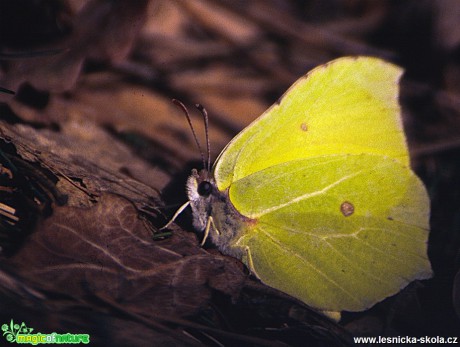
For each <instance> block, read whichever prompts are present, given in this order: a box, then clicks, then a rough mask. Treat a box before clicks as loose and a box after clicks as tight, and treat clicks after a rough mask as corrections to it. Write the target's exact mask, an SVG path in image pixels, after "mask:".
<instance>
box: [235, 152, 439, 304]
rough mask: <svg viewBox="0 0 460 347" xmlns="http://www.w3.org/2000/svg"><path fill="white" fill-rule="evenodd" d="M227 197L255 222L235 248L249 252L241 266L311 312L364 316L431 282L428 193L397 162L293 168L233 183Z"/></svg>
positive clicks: (340, 159) (315, 161) (306, 163)
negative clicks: (414, 284)
mask: <svg viewBox="0 0 460 347" xmlns="http://www.w3.org/2000/svg"><path fill="white" fill-rule="evenodd" d="M318 173H320V175H318ZM229 193H230V200H231V201H232V202H233V203H234V204H235V206H240V208H241V206H244V208H243V209H241V210H239V211H240V213H242V214H243V215H245V216H247V217H250V218H252V219H253V220H255V221H256V222H255V223H251V224H248V225H246V227H245V228H244V231H243V232H240V233H239V237H237V238H236V239H235V240H234V242H232V244H233V246H234V247H238V248H241V249H244V250H246V252H243V254H245V256H243V259H242V260H243V262H245V263H246V264H247V265H248V267H249V268H251V270H252V271H253V272H254V273H255V275H256V276H257V277H259V278H260V279H261V280H262V281H263V282H264V283H266V284H267V285H269V286H272V287H274V288H277V289H279V290H282V291H284V292H286V293H288V294H290V295H292V296H294V297H297V298H299V299H300V300H302V301H304V302H306V303H307V304H309V305H310V306H313V307H316V308H318V309H321V310H328V311H331V310H332V311H341V310H347V311H360V310H363V309H365V308H368V307H370V306H372V305H373V304H375V303H376V302H378V301H381V300H382V299H384V298H386V297H387V296H390V295H392V294H394V293H396V292H398V291H399V290H400V289H401V288H403V287H405V286H406V285H407V284H408V283H409V282H410V281H412V280H414V279H424V278H429V277H430V276H431V268H430V263H429V261H428V259H427V257H426V241H427V235H428V217H429V210H428V206H429V204H428V197H427V194H426V192H425V189H424V187H423V184H422V183H421V182H420V180H419V179H418V178H417V177H416V176H415V175H414V174H413V173H412V172H411V171H410V170H409V169H407V168H406V167H404V166H403V165H402V164H401V163H400V162H398V161H395V160H393V159H391V158H387V157H383V156H376V155H362V154H361V155H337V156H327V157H316V158H310V159H300V160H295V161H290V162H287V163H283V164H279V165H275V166H272V167H270V168H267V169H265V170H262V171H259V172H257V173H254V174H252V175H249V176H247V177H245V178H243V179H241V180H238V181H237V182H234V184H232V186H231V187H230V192H229ZM246 196H250V197H251V200H252V201H253V203H251V204H248V202H247V201H246V200H247V199H246V198H245V197H246Z"/></svg>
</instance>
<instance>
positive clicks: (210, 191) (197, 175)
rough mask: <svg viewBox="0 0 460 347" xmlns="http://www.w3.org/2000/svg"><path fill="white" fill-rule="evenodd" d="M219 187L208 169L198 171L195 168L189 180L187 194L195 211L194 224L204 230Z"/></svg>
mask: <svg viewBox="0 0 460 347" xmlns="http://www.w3.org/2000/svg"><path fill="white" fill-rule="evenodd" d="M216 192H217V188H216V184H215V182H214V179H213V178H212V177H210V175H209V172H208V171H207V170H201V171H200V172H198V171H197V170H195V169H193V170H192V174H191V175H190V176H189V178H188V180H187V196H188V200H189V202H190V206H191V207H192V211H193V225H194V227H195V228H196V229H198V230H204V229H205V227H206V221H207V219H208V218H209V216H210V215H211V212H212V200H213V196H214V195H215V194H216Z"/></svg>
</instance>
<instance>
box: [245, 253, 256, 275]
mask: <svg viewBox="0 0 460 347" xmlns="http://www.w3.org/2000/svg"><path fill="white" fill-rule="evenodd" d="M245 250H246V256H247V266H248V268H249V271H250V272H251V273H252V274H253V275H255V276H256V277H257V278H259V276H258V275H257V272H256V268H255V267H254V262H253V261H252V255H251V250H250V249H249V247H247V246H246V247H245Z"/></svg>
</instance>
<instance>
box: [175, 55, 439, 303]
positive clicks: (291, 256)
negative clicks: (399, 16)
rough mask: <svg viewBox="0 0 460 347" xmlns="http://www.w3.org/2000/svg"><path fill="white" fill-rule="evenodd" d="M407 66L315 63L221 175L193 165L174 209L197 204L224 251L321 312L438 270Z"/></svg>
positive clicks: (202, 224)
mask: <svg viewBox="0 0 460 347" xmlns="http://www.w3.org/2000/svg"><path fill="white" fill-rule="evenodd" d="M401 74H402V70H401V69H400V68H398V67H397V66H395V65H392V64H390V63H387V62H384V61H382V60H380V59H377V58H370V57H345V58H341V59H337V60H334V61H332V62H330V63H327V64H325V65H322V66H319V67H317V68H315V69H314V70H312V71H311V72H310V73H308V74H307V75H306V76H304V77H302V78H300V79H299V80H298V81H297V82H296V83H294V85H293V86H292V87H291V88H290V89H289V90H288V91H287V92H286V93H285V94H284V96H283V97H282V98H281V99H280V100H279V101H278V102H277V103H275V104H274V105H273V106H272V107H270V108H269V109H268V110H267V111H266V112H265V113H264V114H263V115H261V116H260V117H259V118H257V119H256V120H255V121H254V122H253V123H252V124H251V125H249V126H248V127H247V128H245V129H244V130H243V131H242V132H241V133H240V134H238V135H237V136H236V137H235V138H234V139H233V140H232V141H231V142H230V143H229V144H228V145H227V146H226V148H225V149H224V150H223V151H222V153H221V154H220V156H219V157H218V159H217V160H216V162H215V164H214V166H213V168H212V170H211V172H209V171H208V170H202V171H201V172H199V173H198V172H197V171H196V170H194V171H193V172H192V175H191V176H190V177H189V179H188V182H187V193H188V198H189V201H188V202H187V203H186V204H185V205H184V206H182V208H181V209H180V210H179V211H178V212H177V213H176V215H177V214H178V213H180V212H181V211H182V210H183V209H184V208H185V207H187V206H188V205H190V206H191V208H192V210H193V217H194V226H195V228H196V229H198V230H200V231H204V232H205V237H207V236H208V235H209V237H210V239H211V240H212V242H213V243H214V244H215V245H216V246H217V247H218V248H219V249H220V251H221V252H222V253H224V254H228V255H231V256H233V257H236V258H238V259H240V260H241V261H242V262H243V263H245V264H246V265H247V266H248V267H249V269H250V270H251V273H252V274H254V275H255V276H257V277H258V278H259V279H260V280H261V281H262V282H264V283H265V284H267V285H269V286H271V287H274V288H277V289H279V290H281V291H283V292H286V293H288V294H290V295H292V296H293V297H296V298H298V299H300V300H302V301H303V302H305V303H306V304H308V305H309V306H312V307H315V308H317V309H319V310H322V311H342V310H347V311H361V310H364V309H366V308H368V307H370V306H372V305H374V304H375V303H377V302H379V301H381V300H383V299H384V298H386V297H388V296H390V295H392V294H395V293H397V292H398V291H399V290H400V289H402V288H403V287H405V286H406V285H407V284H408V283H409V282H411V281H413V280H416V279H426V278H429V277H431V265H430V262H429V260H428V258H427V238H428V233H429V199H428V196H427V193H426V190H425V187H424V185H423V184H422V182H421V181H420V180H419V179H418V178H417V176H416V175H415V174H414V173H413V172H412V171H411V169H410V163H409V154H408V150H407V144H406V140H405V135H404V130H403V126H402V122H401V111H400V107H399V104H398V82H399V78H400V76H401ZM176 215H175V216H176ZM175 216H174V217H173V219H174V218H175Z"/></svg>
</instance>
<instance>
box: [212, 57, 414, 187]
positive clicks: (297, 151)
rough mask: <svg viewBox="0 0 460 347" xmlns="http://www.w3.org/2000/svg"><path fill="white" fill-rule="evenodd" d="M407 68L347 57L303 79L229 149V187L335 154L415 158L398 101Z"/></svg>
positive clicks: (222, 160) (224, 160)
mask: <svg viewBox="0 0 460 347" xmlns="http://www.w3.org/2000/svg"><path fill="white" fill-rule="evenodd" d="M401 73H402V71H401V69H400V68H398V67H397V66H395V65H392V64H389V63H386V62H384V61H382V60H379V59H376V58H368V57H358V58H351V57H347V58H341V59H337V60H335V61H332V62H330V63H328V64H326V65H322V66H319V67H317V68H315V69H314V70H312V71H311V72H310V73H308V74H307V75H306V76H304V77H302V78H300V79H299V80H298V81H297V82H295V83H294V84H293V85H292V86H291V88H289V90H288V91H287V92H286V93H285V94H284V95H283V96H282V97H281V99H280V101H279V102H277V103H275V104H274V105H273V106H272V107H270V108H269V109H268V110H267V111H266V112H265V113H264V114H262V115H261V116H260V117H259V118H257V119H256V120H255V121H254V122H253V123H252V124H251V125H249V126H248V127H246V128H245V129H244V130H243V131H242V132H240V133H239V134H238V135H237V136H236V137H235V138H234V139H233V140H232V141H231V142H230V143H229V144H228V145H227V147H226V148H225V149H224V150H223V151H222V153H221V155H220V156H219V158H218V160H217V161H216V164H215V167H214V178H215V179H216V183H217V186H218V188H219V190H221V191H223V190H225V189H226V188H228V187H229V186H230V184H231V183H232V182H234V181H237V180H239V179H241V178H243V177H246V176H247V175H249V174H251V173H254V172H257V171H260V170H262V169H264V168H267V167H270V166H272V165H276V164H280V163H284V162H287V161H290V160H294V159H304V158H310V157H316V156H321V155H330V154H360V153H369V154H380V155H385V156H390V157H393V158H395V159H398V160H400V161H401V162H402V163H403V164H408V163H409V157H408V153H407V146H406V141H405V137H404V133H403V128H402V124H401V118H400V109H399V105H398V100H397V98H398V80H399V77H400V76H401Z"/></svg>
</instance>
